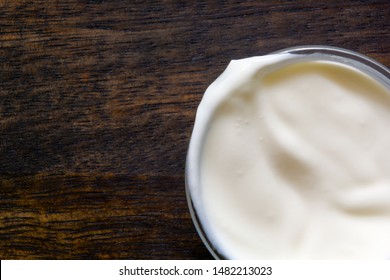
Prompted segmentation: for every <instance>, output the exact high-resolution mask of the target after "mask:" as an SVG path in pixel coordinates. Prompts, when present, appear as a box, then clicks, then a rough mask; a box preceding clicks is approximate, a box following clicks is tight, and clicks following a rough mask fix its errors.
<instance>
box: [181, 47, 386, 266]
mask: <svg viewBox="0 0 390 280" xmlns="http://www.w3.org/2000/svg"><path fill="white" fill-rule="evenodd" d="M332 60H334V61H332ZM347 64H349V63H346V64H344V62H343V61H338V60H337V59H330V58H329V57H322V56H320V55H318V56H312V57H310V58H309V59H307V58H303V57H301V56H294V55H291V54H282V55H280V54H279V55H268V56H264V57H254V58H249V59H244V60H239V61H233V62H231V64H230V65H229V66H228V68H227V69H226V71H225V72H224V73H223V74H222V75H221V76H220V77H219V78H218V79H217V80H216V81H215V82H214V83H213V84H212V85H211V86H210V87H209V88H208V90H207V91H206V93H205V96H204V98H203V100H202V102H201V104H200V106H199V109H198V113H197V119H196V122H195V127H194V132H193V135H192V138H191V144H190V148H189V154H188V161H187V168H188V170H187V176H188V174H191V175H189V176H188V178H187V180H188V185H189V189H190V193H191V198H192V201H193V203H194V207H195V210H196V212H197V215H198V217H199V219H200V222H201V224H202V227H203V229H204V231H205V233H206V235H207V238H208V239H209V240H210V241H211V243H212V244H213V246H215V247H216V249H217V250H218V251H220V252H221V253H222V254H223V255H224V256H226V257H228V258H234V259H385V258H389V257H390V90H389V85H388V84H387V85H384V83H389V81H388V80H387V81H386V79H385V80H384V82H383V81H382V82H379V81H377V80H375V79H374V78H372V77H371V76H370V75H368V74H366V73H363V72H362V71H360V70H357V69H356V68H354V67H351V66H348V65H347Z"/></svg>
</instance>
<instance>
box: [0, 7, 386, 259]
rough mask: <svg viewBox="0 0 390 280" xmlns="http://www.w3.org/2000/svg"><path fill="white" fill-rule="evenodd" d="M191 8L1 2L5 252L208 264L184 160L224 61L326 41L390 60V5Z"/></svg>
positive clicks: (0, 244)
mask: <svg viewBox="0 0 390 280" xmlns="http://www.w3.org/2000/svg"><path fill="white" fill-rule="evenodd" d="M186 2H187V1H145V2H143V1H122V0H114V1H97V0H95V1H92V0H91V1H87V0H85V1H74V0H70V1H54V0H50V1H16V0H12V1H11V0H8V1H4V0H2V1H0V137H1V138H0V139H1V140H0V258H1V259H209V258H211V255H210V254H209V253H208V252H207V250H206V248H205V247H204V245H203V244H202V242H201V240H200V238H199V237H198V235H197V233H196V231H195V228H194V226H193V224H192V221H191V217H190V214H189V211H188V207H187V202H186V196H185V186H184V167H185V157H186V150H187V145H188V141H189V138H190V134H191V130H192V126H193V121H194V117H195V111H196V108H197V106H198V104H199V102H200V100H201V98H202V95H203V92H204V91H205V89H206V88H207V86H208V85H209V84H210V83H211V82H212V81H213V80H214V79H215V78H216V77H217V76H218V75H219V74H220V73H221V72H222V71H223V69H224V68H225V67H226V65H227V63H228V62H229V61H230V60H231V59H238V58H244V57H248V56H254V55H263V54H266V53H269V52H272V51H275V50H278V49H282V48H286V47H291V46H295V45H306V44H325V45H332V46H338V47H343V48H347V49H351V50H354V51H357V52H360V53H362V54H365V55H368V56H370V57H372V58H374V59H376V60H378V61H379V62H381V63H382V64H385V65H386V66H389V65H390V56H389V54H390V25H389V22H390V2H389V1H287V2H285V1H256V2H252V3H249V2H244V1H242V3H241V2H240V1H213V3H211V1H208V2H205V1H192V2H191V3H186ZM188 2H189V1H188Z"/></svg>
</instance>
